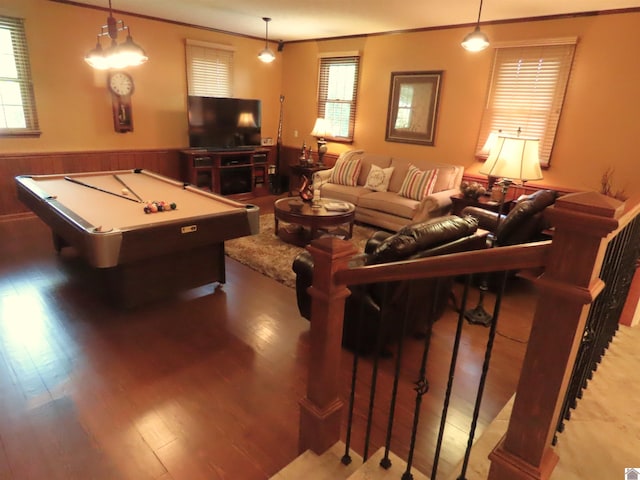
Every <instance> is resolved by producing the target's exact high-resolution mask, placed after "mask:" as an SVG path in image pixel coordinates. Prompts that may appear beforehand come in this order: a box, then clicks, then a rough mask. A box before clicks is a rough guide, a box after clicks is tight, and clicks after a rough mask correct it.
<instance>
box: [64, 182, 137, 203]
mask: <svg viewBox="0 0 640 480" xmlns="http://www.w3.org/2000/svg"><path fill="white" fill-rule="evenodd" d="M64 179H65V180H67V181H68V182H71V183H77V184H78V185H82V186H83V187H87V188H92V189H94V190H98V191H99V192H102V193H108V194H109V195H113V196H115V197H120V198H124V199H125V200H129V201H131V202H136V203H142V202H140V201H139V200H136V199H135V198H131V197H125V196H124V195H120V194H119V193H113V192H110V191H109V190H105V189H104V188H100V187H95V186H93V185H89V184H88V183H84V182H81V181H80V180H76V179H75V178H71V177H64Z"/></svg>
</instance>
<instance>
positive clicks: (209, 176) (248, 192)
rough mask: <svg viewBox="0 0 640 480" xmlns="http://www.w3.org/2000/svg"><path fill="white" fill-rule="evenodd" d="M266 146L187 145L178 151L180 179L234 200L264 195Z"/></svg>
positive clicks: (266, 167)
mask: <svg viewBox="0 0 640 480" xmlns="http://www.w3.org/2000/svg"><path fill="white" fill-rule="evenodd" d="M270 163H271V149H270V148H269V147H251V148H250V149H247V147H240V148H239V149H238V148H234V149H233V150H209V149H205V148H190V149H188V150H182V151H181V152H180V171H181V177H182V181H183V182H188V183H190V184H192V185H195V186H196V187H198V188H202V189H204V190H208V191H210V192H213V193H217V194H219V195H227V196H232V197H233V198H236V199H242V198H250V197H254V196H261V195H267V194H268V193H269V187H268V184H267V171H268V167H269V165H270Z"/></svg>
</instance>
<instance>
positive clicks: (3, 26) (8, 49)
mask: <svg viewBox="0 0 640 480" xmlns="http://www.w3.org/2000/svg"><path fill="white" fill-rule="evenodd" d="M39 134H40V127H39V125H38V115H37V112H36V103H35V96H34V93H33V84H32V81H31V67H30V66H29V51H28V49H27V39H26V36H25V33H24V21H23V20H22V19H19V18H11V17H2V16H0V135H6V136H12V135H39Z"/></svg>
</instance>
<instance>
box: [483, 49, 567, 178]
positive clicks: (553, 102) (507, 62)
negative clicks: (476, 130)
mask: <svg viewBox="0 0 640 480" xmlns="http://www.w3.org/2000/svg"><path fill="white" fill-rule="evenodd" d="M575 45H576V39H559V40H555V41H549V42H546V43H545V44H543V45H528V46H510V47H499V48H496V52H495V57H494V61H493V71H492V75H491V84H490V89H489V94H488V97H487V103H486V107H485V111H484V114H483V117H482V124H481V127H480V134H479V137H478V144H477V149H476V151H477V152H481V150H482V147H483V146H484V145H485V142H486V141H487V139H488V138H489V135H490V134H491V133H495V132H502V133H503V134H506V135H514V136H515V135H518V134H519V135H520V136H523V137H528V138H539V139H540V164H541V165H542V166H549V162H550V158H551V151H552V149H553V143H554V141H555V136H556V129H557V126H558V122H559V120H560V113H561V112H562V104H563V102H564V96H565V92H566V88H567V83H568V80H569V73H570V71H571V64H572V62H573V54H574V51H575Z"/></svg>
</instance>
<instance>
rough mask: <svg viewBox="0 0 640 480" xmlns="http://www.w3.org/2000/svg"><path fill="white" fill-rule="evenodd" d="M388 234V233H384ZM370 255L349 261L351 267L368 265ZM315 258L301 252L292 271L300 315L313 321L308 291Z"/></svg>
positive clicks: (294, 261)
mask: <svg viewBox="0 0 640 480" xmlns="http://www.w3.org/2000/svg"><path fill="white" fill-rule="evenodd" d="M382 233H386V232H382ZM367 258H368V255H367V254H366V253H359V254H357V255H354V256H353V257H352V258H351V259H350V260H349V266H350V267H362V266H363V265H365V264H366V261H367ZM313 266H314V262H313V257H312V256H311V254H310V253H309V252H308V251H306V250H305V251H303V252H300V253H299V254H298V255H297V256H296V258H295V259H294V260H293V265H292V266H291V268H292V270H293V271H294V272H295V274H296V301H297V303H298V310H299V311H300V315H301V316H302V317H304V318H306V319H307V320H311V297H310V296H309V294H308V293H307V289H308V288H309V287H310V286H311V284H312V283H313Z"/></svg>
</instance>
